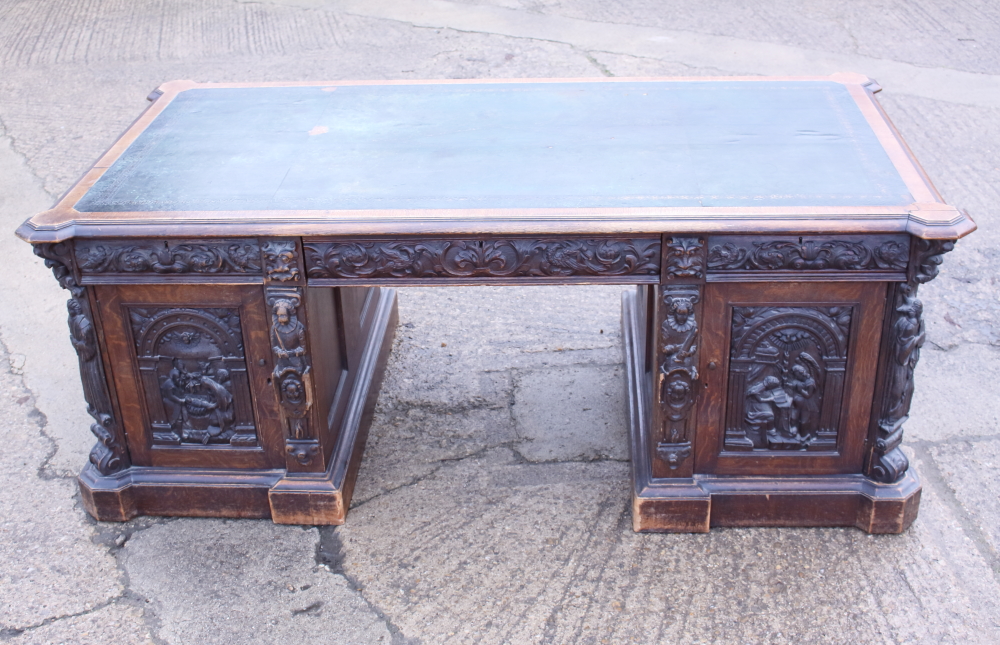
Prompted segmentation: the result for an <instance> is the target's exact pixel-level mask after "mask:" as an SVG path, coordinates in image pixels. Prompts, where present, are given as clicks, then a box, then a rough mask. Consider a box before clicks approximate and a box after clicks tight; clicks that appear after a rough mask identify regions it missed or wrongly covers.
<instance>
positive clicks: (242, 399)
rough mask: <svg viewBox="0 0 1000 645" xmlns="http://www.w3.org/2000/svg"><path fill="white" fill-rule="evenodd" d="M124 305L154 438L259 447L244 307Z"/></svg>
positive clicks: (177, 442) (155, 441)
mask: <svg viewBox="0 0 1000 645" xmlns="http://www.w3.org/2000/svg"><path fill="white" fill-rule="evenodd" d="M127 309H128V315H129V322H130V323H131V327H132V337H133V340H134V342H135V346H136V356H137V360H138V363H139V375H140V379H141V385H142V391H143V395H144V398H145V401H146V410H147V413H148V415H149V421H150V423H151V425H152V434H153V444H161V445H164V444H165V445H181V444H201V445H209V444H212V445H215V444H228V445H230V446H234V447H249V446H256V445H257V432H256V427H255V423H254V417H253V413H252V407H251V399H250V390H249V380H248V376H247V367H246V358H245V356H244V350H243V334H242V330H241V327H240V316H239V311H238V310H236V309H227V308H215V307H210V308H200V307H199V308H194V307H134V306H132V307H128V308H127Z"/></svg>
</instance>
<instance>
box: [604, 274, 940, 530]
mask: <svg viewBox="0 0 1000 645" xmlns="http://www.w3.org/2000/svg"><path fill="white" fill-rule="evenodd" d="M640 304H641V303H639V302H638V299H637V296H636V294H635V293H634V292H626V293H624V294H623V295H622V332H623V342H624V345H625V361H626V368H627V369H626V373H627V378H628V398H629V426H630V427H629V432H630V437H631V440H630V444H631V450H632V484H633V495H632V528H633V529H634V530H635V531H641V532H646V531H657V532H673V533H706V532H708V530H709V529H710V528H711V527H713V526H744V527H749V526H854V527H857V528H859V529H861V530H863V531H867V532H868V533H901V532H902V531H905V530H906V529H907V528H908V527H909V526H910V524H912V523H913V520H915V519H916V517H917V510H918V508H919V506H920V482H919V481H918V480H917V477H916V475H915V473H914V472H913V469H912V468H911V469H910V470H909V471H907V473H906V475H904V476H903V478H902V479H901V480H900V481H898V482H896V483H894V484H880V483H878V482H875V481H873V480H871V479H869V478H867V477H865V476H864V475H862V474H845V475H815V476H809V475H804V476H724V475H711V474H698V472H697V463H696V464H695V474H694V475H693V476H692V477H688V478H681V477H679V478H653V477H652V475H651V472H652V469H651V467H650V454H651V451H652V448H654V442H653V441H652V439H651V436H650V428H649V419H650V418H651V417H650V406H651V404H652V403H651V402H652V395H651V392H650V386H651V385H650V383H649V382H648V381H650V380H651V377H650V375H649V374H648V373H647V372H646V371H645V360H644V358H643V357H644V356H645V339H644V338H643V336H642V331H641V330H643V329H644V328H645V322H644V321H643V320H641V319H640V317H639V316H638V315H637V312H638V311H640V308H639V305H640Z"/></svg>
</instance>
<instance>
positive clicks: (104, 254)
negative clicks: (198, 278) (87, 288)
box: [76, 240, 261, 275]
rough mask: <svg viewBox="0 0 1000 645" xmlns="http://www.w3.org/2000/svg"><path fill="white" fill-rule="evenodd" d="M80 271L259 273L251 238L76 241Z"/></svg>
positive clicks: (256, 255)
mask: <svg viewBox="0 0 1000 645" xmlns="http://www.w3.org/2000/svg"><path fill="white" fill-rule="evenodd" d="M76 258H77V263H78V265H79V267H80V272H81V273H83V274H84V275H87V274H116V273H117V274H129V273H158V274H184V273H198V274H248V275H254V274H260V272H261V267H260V249H259V248H258V247H257V242H256V241H253V240H222V241H215V242H205V241H197V242H177V241H161V240H142V241H138V242H120V241H107V240H80V241H77V242H76Z"/></svg>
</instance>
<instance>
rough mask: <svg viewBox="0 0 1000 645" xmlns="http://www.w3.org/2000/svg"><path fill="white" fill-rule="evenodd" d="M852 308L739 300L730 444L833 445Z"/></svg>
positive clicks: (729, 412)
mask: <svg viewBox="0 0 1000 645" xmlns="http://www.w3.org/2000/svg"><path fill="white" fill-rule="evenodd" d="M853 315H854V309H853V307H851V306H843V307H735V308H734V309H733V325H732V348H731V351H730V361H729V364H730V371H729V396H728V408H727V412H726V436H725V448H726V449H727V450H833V449H835V448H836V445H837V428H838V425H839V419H840V409H841V402H842V399H843V392H844V379H845V372H846V368H847V355H848V349H849V348H848V339H849V337H850V329H851V322H852V318H853Z"/></svg>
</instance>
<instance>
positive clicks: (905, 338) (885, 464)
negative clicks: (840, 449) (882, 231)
mask: <svg viewBox="0 0 1000 645" xmlns="http://www.w3.org/2000/svg"><path fill="white" fill-rule="evenodd" d="M954 248H955V243H954V241H951V240H922V239H915V240H914V242H913V249H912V255H911V259H910V270H909V273H908V276H907V277H908V280H907V281H906V282H905V283H901V284H897V285H895V286H894V287H893V290H892V296H891V298H892V299H891V301H890V302H891V305H892V310H891V311H890V314H889V316H890V317H889V334H888V338H887V340H888V344H889V345H888V352H889V355H888V356H887V357H886V358H885V359H884V360H885V365H884V368H883V373H882V383H881V386H882V390H881V392H882V396H881V401H880V402H878V401H877V402H876V405H877V408H878V410H879V415H878V422H877V425H876V428H875V448H874V452H873V454H872V460H871V463H870V465H869V475H870V476H871V477H872V478H873V479H875V480H877V481H880V482H883V483H887V484H891V483H893V482H897V481H899V480H900V479H901V478H902V477H903V475H904V474H906V470H907V469H908V468H909V465H910V464H909V460H908V459H907V458H906V455H904V454H903V451H902V450H900V448H899V446H900V444H901V443H902V441H903V425H904V424H905V423H906V420H907V419H908V418H909V416H908V415H909V413H910V401H911V399H912V398H913V372H914V370H915V368H916V366H917V361H918V360H919V359H920V348H921V347H922V346H923V344H924V337H925V332H924V321H923V303H921V302H920V300H918V299H917V297H916V296H917V287H919V286H920V285H921V284H924V283H926V282H930V281H931V280H933V279H934V278H935V277H937V274H938V271H939V268H940V265H941V262H942V260H943V256H944V254H945V253H947V252H949V251H951V250H952V249H954Z"/></svg>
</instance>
